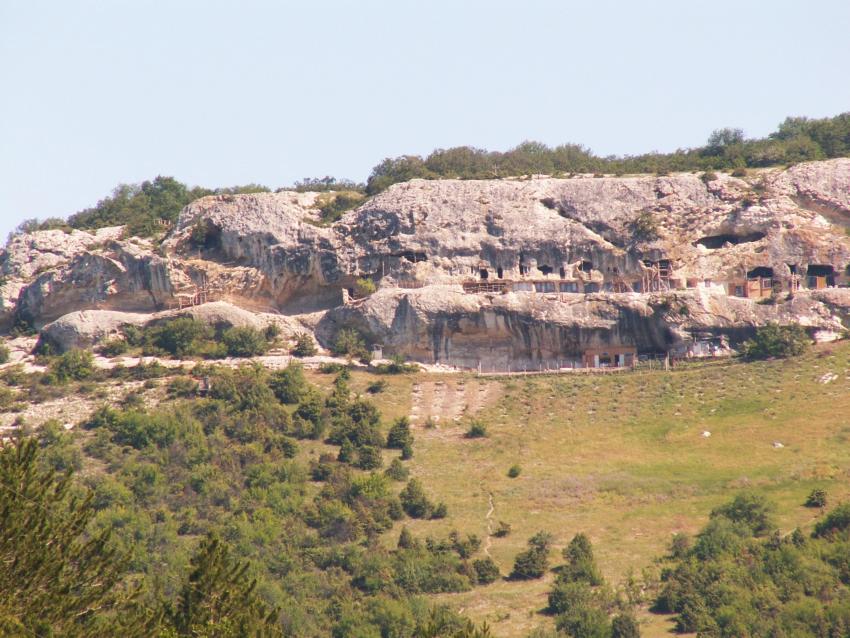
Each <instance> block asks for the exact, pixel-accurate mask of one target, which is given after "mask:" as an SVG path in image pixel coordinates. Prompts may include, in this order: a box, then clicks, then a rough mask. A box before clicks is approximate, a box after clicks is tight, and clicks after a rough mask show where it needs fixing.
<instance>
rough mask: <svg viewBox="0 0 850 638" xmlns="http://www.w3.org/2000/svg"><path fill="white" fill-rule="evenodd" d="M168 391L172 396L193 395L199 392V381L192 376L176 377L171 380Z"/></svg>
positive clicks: (183, 396) (184, 396) (185, 396)
mask: <svg viewBox="0 0 850 638" xmlns="http://www.w3.org/2000/svg"><path fill="white" fill-rule="evenodd" d="M167 391H168V395H169V396H171V397H182V398H187V397H193V396H195V395H196V394H197V393H198V382H197V381H195V380H194V379H193V378H192V377H174V378H173V379H172V380H171V381H169V383H168V390H167Z"/></svg>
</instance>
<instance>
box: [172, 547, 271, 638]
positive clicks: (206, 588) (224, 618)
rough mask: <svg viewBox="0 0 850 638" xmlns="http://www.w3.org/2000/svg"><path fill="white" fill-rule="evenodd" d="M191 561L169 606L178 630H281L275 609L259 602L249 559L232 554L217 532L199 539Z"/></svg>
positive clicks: (226, 634)
mask: <svg viewBox="0 0 850 638" xmlns="http://www.w3.org/2000/svg"><path fill="white" fill-rule="evenodd" d="M190 565H191V570H192V571H191V572H190V574H189V576H188V578H187V580H186V582H185V583H184V585H183V587H182V589H181V590H180V594H179V596H178V599H177V604H176V606H175V607H174V608H173V609H169V610H168V612H167V617H168V619H169V621H170V623H171V625H172V626H173V627H174V629H175V630H176V632H177V635H178V636H187V637H188V636H191V637H193V638H194V637H195V636H204V637H205V638H237V637H238V636H256V637H258V638H259V637H263V638H266V637H268V638H272V637H277V636H280V637H282V636H283V630H282V628H281V626H280V624H279V623H278V622H277V615H278V612H277V610H276V609H269V608H267V607H266V605H265V604H263V603H262V601H261V600H260V599H259V596H258V595H257V593H256V591H255V590H256V587H257V581H256V580H255V579H251V578H248V577H247V572H248V563H240V562H239V561H236V560H234V559H233V558H232V557H231V556H230V550H229V549H228V547H227V546H226V545H225V544H224V543H222V542H221V541H220V540H219V539H218V538H217V537H215V536H207V537H206V538H205V539H204V540H202V541H201V545H200V547H199V548H198V551H197V552H196V553H195V555H194V556H193V557H192V560H191V563H190Z"/></svg>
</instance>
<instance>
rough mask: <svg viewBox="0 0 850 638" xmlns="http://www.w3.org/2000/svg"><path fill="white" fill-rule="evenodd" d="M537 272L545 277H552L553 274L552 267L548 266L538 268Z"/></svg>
mask: <svg viewBox="0 0 850 638" xmlns="http://www.w3.org/2000/svg"><path fill="white" fill-rule="evenodd" d="M537 270H539V271H540V272H541V273H543V274H544V275H551V274H552V266H547V265H546V264H541V265H540V266H538V267H537Z"/></svg>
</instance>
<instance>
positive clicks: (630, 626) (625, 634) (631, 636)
mask: <svg viewBox="0 0 850 638" xmlns="http://www.w3.org/2000/svg"><path fill="white" fill-rule="evenodd" d="M611 638H640V626H639V625H638V622H637V619H635V617H634V616H633V615H632V614H630V613H622V614H618V615H616V616H614V619H613V621H612V622H611Z"/></svg>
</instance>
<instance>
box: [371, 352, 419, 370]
mask: <svg viewBox="0 0 850 638" xmlns="http://www.w3.org/2000/svg"><path fill="white" fill-rule="evenodd" d="M418 371H419V366H417V365H416V364H415V363H405V362H404V357H402V356H401V355H398V354H394V355H393V356H391V357H390V362H389V363H382V364H380V365H377V366H375V372H377V373H378V374H405V373H410V372H418Z"/></svg>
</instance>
